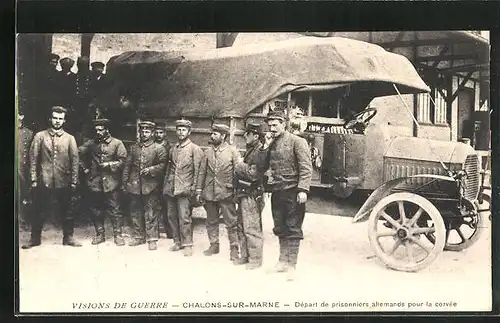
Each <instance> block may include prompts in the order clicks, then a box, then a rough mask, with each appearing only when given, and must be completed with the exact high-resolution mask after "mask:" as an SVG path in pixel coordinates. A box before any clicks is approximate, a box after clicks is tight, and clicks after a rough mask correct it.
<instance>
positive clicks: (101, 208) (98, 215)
mask: <svg viewBox="0 0 500 323" xmlns="http://www.w3.org/2000/svg"><path fill="white" fill-rule="evenodd" d="M119 194H120V193H119V192H118V191H113V192H92V191H90V192H89V193H88V203H89V204H90V211H91V214H92V222H93V224H94V228H95V231H96V233H98V234H104V220H105V216H106V215H107V216H108V217H109V218H110V219H111V223H112V225H113V234H114V235H115V236H118V235H121V233H122V228H123V213H122V210H121V208H120V195H119Z"/></svg>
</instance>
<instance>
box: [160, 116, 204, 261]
mask: <svg viewBox="0 0 500 323" xmlns="http://www.w3.org/2000/svg"><path fill="white" fill-rule="evenodd" d="M191 126H192V123H191V121H189V120H184V119H181V120H177V121H176V122H175V128H176V134H177V139H178V142H177V143H176V144H175V145H174V146H173V147H172V148H171V150H170V154H169V160H168V164H167V172H166V176H165V183H164V185H163V195H164V198H165V199H166V201H167V202H166V204H167V217H168V221H169V223H170V227H171V228H172V237H173V240H174V245H173V246H172V247H171V248H170V250H171V251H179V250H181V249H183V250H184V256H191V255H192V254H193V228H192V218H191V216H192V211H193V203H192V202H193V201H192V198H193V197H194V195H195V193H196V187H197V181H198V176H199V171H200V163H201V159H202V157H203V151H202V150H201V148H200V147H199V146H198V145H196V144H194V143H193V142H192V141H191V139H189V135H190V134H191Z"/></svg>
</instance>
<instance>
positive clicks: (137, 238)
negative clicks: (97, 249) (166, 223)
mask: <svg viewBox="0 0 500 323" xmlns="http://www.w3.org/2000/svg"><path fill="white" fill-rule="evenodd" d="M154 128H155V124H154V122H151V121H143V122H141V123H140V124H139V137H140V139H139V140H140V141H139V142H138V143H135V144H134V145H132V146H131V147H130V152H129V154H128V156H127V161H126V162H125V167H124V169H123V186H124V190H125V192H127V193H129V196H130V199H131V201H130V216H131V218H132V227H133V232H134V239H133V240H132V241H130V242H129V244H128V245H129V246H132V247H134V246H138V245H141V244H145V243H146V241H147V242H148V249H149V250H156V248H157V246H156V242H157V241H158V208H157V205H158V203H160V188H161V179H162V178H163V173H164V172H165V163H166V159H167V156H166V152H165V148H163V146H161V145H159V144H157V143H155V142H154V140H153V129H154Z"/></svg>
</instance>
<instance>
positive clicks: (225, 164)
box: [196, 124, 241, 263]
mask: <svg viewBox="0 0 500 323" xmlns="http://www.w3.org/2000/svg"><path fill="white" fill-rule="evenodd" d="M228 134H229V127H228V126H226V125H224V124H214V125H213V126H212V134H211V135H210V140H211V145H210V146H209V147H208V149H207V150H206V151H205V157H204V158H203V161H202V163H201V169H200V179H199V180H198V187H197V192H196V194H197V200H199V201H201V199H203V201H205V210H206V211H207V234H208V239H209V241H210V247H209V248H208V249H207V250H205V251H204V255H205V256H211V255H213V254H217V253H219V212H220V213H222V217H223V219H224V223H225V224H226V229H227V236H228V239H229V248H230V257H229V258H230V260H231V261H233V262H235V263H236V262H237V261H239V252H238V249H239V245H238V244H239V243H238V231H237V230H238V220H237V214H236V203H235V201H234V197H235V196H234V191H235V187H234V177H233V174H234V166H235V165H236V164H238V163H239V162H240V161H241V155H240V153H239V152H238V150H236V148H235V147H234V146H230V145H229V144H228V143H227V142H226V137H227V136H228Z"/></svg>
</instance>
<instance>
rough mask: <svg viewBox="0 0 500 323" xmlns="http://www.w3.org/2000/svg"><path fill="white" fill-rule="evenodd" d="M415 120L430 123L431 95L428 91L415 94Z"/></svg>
mask: <svg viewBox="0 0 500 323" xmlns="http://www.w3.org/2000/svg"><path fill="white" fill-rule="evenodd" d="M417 107H418V109H417V111H418V115H417V120H418V122H422V123H431V96H430V94H429V93H420V94H418V95H417Z"/></svg>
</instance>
